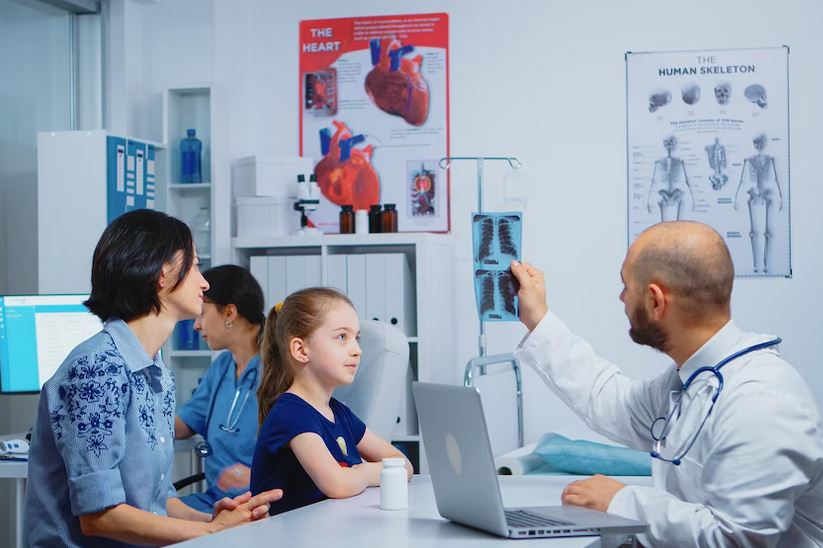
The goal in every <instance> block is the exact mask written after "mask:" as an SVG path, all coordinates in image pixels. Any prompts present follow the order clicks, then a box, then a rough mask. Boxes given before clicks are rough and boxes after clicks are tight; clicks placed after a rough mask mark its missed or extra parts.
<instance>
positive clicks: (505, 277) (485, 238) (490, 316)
mask: <svg viewBox="0 0 823 548" xmlns="http://www.w3.org/2000/svg"><path fill="white" fill-rule="evenodd" d="M522 226H523V214H522V213H520V212H508V213H473V214H472V244H473V249H474V252H473V257H474V296H475V300H476V301H477V312H478V314H479V315H480V319H481V320H482V321H509V322H510V321H517V320H518V315H519V314H518V313H519V307H518V302H517V291H518V289H519V286H518V285H517V280H516V279H515V277H514V275H512V273H511V270H510V269H509V265H510V264H511V262H512V259H516V260H518V261H519V260H520V254H521V250H522V247H521V242H522Z"/></svg>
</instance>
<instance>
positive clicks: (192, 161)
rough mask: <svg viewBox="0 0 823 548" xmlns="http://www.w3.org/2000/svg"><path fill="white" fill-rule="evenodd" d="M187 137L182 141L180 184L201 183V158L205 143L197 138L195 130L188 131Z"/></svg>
mask: <svg viewBox="0 0 823 548" xmlns="http://www.w3.org/2000/svg"><path fill="white" fill-rule="evenodd" d="M186 135H187V136H188V137H186V138H185V139H183V140H182V141H180V182H181V183H200V182H202V181H203V178H202V176H201V175H200V157H201V155H202V153H203V142H202V141H200V139H198V138H197V137H195V131H194V130H193V129H187V130H186Z"/></svg>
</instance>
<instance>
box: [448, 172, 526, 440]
mask: <svg viewBox="0 0 823 548" xmlns="http://www.w3.org/2000/svg"><path fill="white" fill-rule="evenodd" d="M462 160H470V161H473V162H476V164H477V212H478V213H482V212H483V168H484V162H485V161H487V160H488V161H505V162H508V164H509V167H511V168H512V169H519V168H520V167H521V165H522V164H521V163H520V160H518V159H517V158H514V157H509V156H446V157H444V158H441V159H440V167H441V168H442V169H450V168H451V164H452V162H454V161H462ZM478 322H479V326H480V334H479V336H478V347H479V356H477V357H475V358H472V359H470V360H469V361H468V363H467V364H466V370H465V373H464V375H463V384H464V385H465V386H467V387H470V386H473V384H474V375H475V371H477V373H478V374H479V375H485V374H486V368H487V367H489V366H492V365H510V366H511V368H512V371H513V372H514V380H515V397H516V399H517V443H518V447H523V444H524V441H523V438H524V427H523V378H522V374H521V369H520V363H519V362H518V361H517V358H516V357H515V356H514V354H495V355H493V356H487V355H486V330H485V327H484V324H483V319H482V317H481V316H480V315H478Z"/></svg>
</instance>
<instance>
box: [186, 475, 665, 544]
mask: <svg viewBox="0 0 823 548" xmlns="http://www.w3.org/2000/svg"><path fill="white" fill-rule="evenodd" d="M576 479H581V476H500V487H501V491H502V493H503V504H504V506H507V507H516V506H554V505H558V504H560V493H561V491H562V490H563V487H565V486H566V485H567V484H568V483H570V482H572V481H574V480H576ZM623 479H626V480H628V481H627V482H631V483H641V484H642V483H646V482H649V483H650V481H651V478H645V479H640V478H623ZM379 503H380V489H379V488H369V489H366V491H365V492H364V493H362V494H360V495H358V496H356V497H352V498H348V499H343V500H325V501H323V502H319V503H317V504H312V505H310V506H306V507H303V508H300V509H298V510H292V511H291V512H286V513H284V514H280V515H277V516H273V517H269V518H266V519H263V520H260V521H257V522H255V523H250V524H247V525H243V526H239V527H235V528H233V529H229V530H226V531H222V532H220V533H218V534H216V535H210V536H207V537H202V538H199V539H195V540H190V541H187V542H183V543H180V544H176V545H175V546H181V547H184V548H209V547H214V548H224V547H226V546H289V547H290V548H292V547H294V548H300V547H303V546H311V547H314V546H340V547H342V548H347V547H352V548H366V547H372V546H374V547H377V546H388V547H390V548H399V547H406V546H407V547H417V546H427V547H428V546H448V547H450V548H451V547H461V546H467V547H468V546H471V547H472V548H475V547H482V546H495V547H502V546H518V547H519V548H528V547H527V546H526V545H525V544H524V543H527V544H528V546H529V547H530V546H551V547H552V548H554V547H558V548H582V547H588V546H602V545H603V544H607V545H611V546H614V545H616V544H619V542H620V540H622V539H619V540H618V539H612V538H609V539H603V540H604V541H606V542H604V543H602V544H601V537H574V538H562V539H528V540H522V539H518V540H514V539H504V538H501V537H497V536H494V535H490V534H488V533H485V532H483V531H477V530H474V529H469V528H468V527H463V526H461V525H457V524H455V523H452V522H450V521H447V520H445V519H443V518H442V517H440V514H439V513H438V512H437V506H436V504H435V500H434V491H433V490H432V485H431V478H430V477H429V476H419V475H416V476H414V478H413V479H412V482H411V484H410V485H409V509H408V510H401V511H385V510H381V509H380V507H379Z"/></svg>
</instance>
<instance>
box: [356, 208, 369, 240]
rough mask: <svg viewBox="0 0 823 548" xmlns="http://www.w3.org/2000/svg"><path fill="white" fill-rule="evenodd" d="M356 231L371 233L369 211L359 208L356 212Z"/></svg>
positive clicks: (358, 232) (357, 232)
mask: <svg viewBox="0 0 823 548" xmlns="http://www.w3.org/2000/svg"><path fill="white" fill-rule="evenodd" d="M354 233H355V234H368V233H369V212H368V211H366V210H365V209H358V210H355V212H354Z"/></svg>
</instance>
